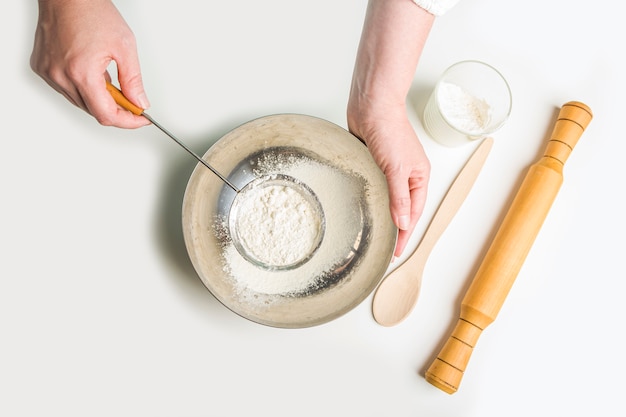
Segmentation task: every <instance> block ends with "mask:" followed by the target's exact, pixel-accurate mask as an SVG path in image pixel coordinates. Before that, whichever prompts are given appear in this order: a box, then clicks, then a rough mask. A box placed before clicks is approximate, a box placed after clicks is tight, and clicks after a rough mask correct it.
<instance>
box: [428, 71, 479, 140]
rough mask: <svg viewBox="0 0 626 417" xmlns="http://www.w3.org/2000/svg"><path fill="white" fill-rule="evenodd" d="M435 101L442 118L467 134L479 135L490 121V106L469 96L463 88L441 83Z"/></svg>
mask: <svg viewBox="0 0 626 417" xmlns="http://www.w3.org/2000/svg"><path fill="white" fill-rule="evenodd" d="M437 99H438V101H439V105H440V108H441V113H442V114H443V115H444V117H445V118H446V119H447V120H448V121H449V122H450V123H451V124H453V125H454V126H456V127H457V128H458V129H460V130H462V131H464V132H467V133H481V132H483V131H484V130H485V128H486V127H487V126H488V125H489V121H490V120H491V106H490V105H489V103H487V102H486V101H485V100H483V99H480V98H478V97H475V96H473V95H471V94H470V93H469V92H467V91H466V90H465V89H464V88H462V87H460V86H458V85H456V84H453V83H447V82H443V83H441V84H440V85H439V88H438V93H437Z"/></svg>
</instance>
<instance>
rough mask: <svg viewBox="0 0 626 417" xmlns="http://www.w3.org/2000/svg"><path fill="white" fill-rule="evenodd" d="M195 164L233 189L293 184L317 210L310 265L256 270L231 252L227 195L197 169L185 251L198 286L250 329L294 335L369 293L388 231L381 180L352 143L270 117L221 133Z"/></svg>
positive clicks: (337, 130) (318, 126)
mask: <svg viewBox="0 0 626 417" xmlns="http://www.w3.org/2000/svg"><path fill="white" fill-rule="evenodd" d="M204 159H205V160H206V161H207V162H208V163H210V164H211V165H212V166H214V167H215V168H216V169H217V170H218V171H219V172H221V173H222V174H223V175H225V176H226V177H227V178H228V180H229V181H230V182H232V183H233V184H235V185H236V186H237V187H238V188H244V187H245V186H246V184H248V183H250V182H252V181H254V180H255V179H257V178H259V177H263V176H268V177H271V176H275V175H287V176H289V177H293V178H295V179H296V180H297V181H299V182H301V183H302V184H304V185H306V187H308V188H310V189H311V191H312V192H313V193H315V195H316V196H317V198H318V199H319V202H320V205H321V207H322V210H323V212H324V213H323V214H324V220H325V225H324V227H325V231H324V234H323V238H322V241H321V242H320V243H319V246H318V247H317V248H316V250H315V252H314V253H313V254H312V256H311V257H310V259H308V258H307V260H306V262H303V263H301V264H298V265H297V266H296V267H294V268H289V269H280V268H278V269H273V268H264V267H263V266H262V265H258V264H255V263H254V262H250V261H249V259H247V258H246V257H244V256H242V255H241V253H240V252H239V251H238V250H237V248H236V247H235V245H234V239H233V236H234V235H235V234H234V233H233V231H232V230H230V229H229V224H233V223H234V222H233V221H232V219H231V218H229V216H230V215H231V211H230V210H231V206H232V205H233V201H234V200H235V197H236V193H235V192H234V191H233V190H232V189H231V188H230V187H228V186H226V185H224V183H223V182H222V181H221V180H220V179H219V178H218V177H217V176H215V175H214V174H213V173H212V172H210V171H209V170H208V169H206V167H204V166H202V165H200V164H198V166H197V167H196V168H195V170H194V171H193V173H192V175H191V177H190V179H189V182H188V184H187V189H186V191H185V197H184V201H183V216H182V220H183V232H184V238H185V245H186V247H187V251H188V253H189V256H190V258H191V261H192V263H193V266H194V268H195V270H196V272H197V273H198V275H199V277H200V279H201V280H202V282H203V283H204V285H205V286H206V287H207V288H208V289H209V291H210V292H211V293H212V294H213V295H214V296H215V297H216V298H217V299H218V300H219V301H220V302H221V303H222V304H224V305H225V306H226V307H227V308H229V309H230V310H232V311H233V312H235V313H236V314H238V315H240V316H242V317H244V318H246V319H249V320H252V321H254V322H257V323H260V324H264V325H268V326H273V327H283V328H301V327H309V326H314V325H319V324H322V323H325V322H328V321H330V320H333V319H335V318H337V317H339V316H341V315H343V314H345V313H347V312H348V311H350V310H352V309H353V308H354V307H356V306H357V305H358V304H360V303H361V302H362V301H363V300H364V299H365V298H366V297H367V296H368V295H369V294H370V293H371V292H372V291H373V290H374V288H375V287H376V285H377V284H378V282H379V281H380V279H381V278H382V277H383V275H384V273H385V271H386V269H387V267H388V265H389V262H390V261H391V258H392V256H393V251H394V248H395V243H396V238H397V229H396V227H395V225H394V224H393V222H392V220H391V216H390V214H389V201H388V199H389V197H388V191H387V183H386V180H385V177H384V175H383V174H382V172H381V171H380V169H379V168H378V166H377V165H376V163H375V162H374V160H373V159H372V157H371V155H370V153H369V151H368V150H367V148H366V147H365V146H364V145H363V144H362V143H361V142H360V141H359V140H358V139H357V138H356V137H354V136H353V135H351V134H350V133H349V132H348V131H346V130H345V129H343V128H341V127H339V126H337V125H335V124H333V123H331V122H328V121H326V120H322V119H319V118H315V117H311V116H305V115H297V114H280V115H273V116H267V117H262V118H259V119H256V120H253V121H250V122H248V123H246V124H244V125H242V126H240V127H238V128H236V129H234V130H232V131H231V132H229V133H227V134H226V135H224V136H223V137H222V138H221V139H220V140H218V141H217V142H216V143H215V144H214V145H213V146H212V147H211V148H210V149H209V150H208V151H207V152H206V154H205V155H204ZM293 232H294V233H297V231H295V230H294V231H293Z"/></svg>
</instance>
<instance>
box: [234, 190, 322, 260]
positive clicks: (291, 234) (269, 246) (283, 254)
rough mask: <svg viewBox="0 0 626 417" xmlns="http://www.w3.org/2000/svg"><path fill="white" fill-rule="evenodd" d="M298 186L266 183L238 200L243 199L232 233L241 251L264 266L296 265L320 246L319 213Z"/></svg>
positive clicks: (320, 218)
mask: <svg viewBox="0 0 626 417" xmlns="http://www.w3.org/2000/svg"><path fill="white" fill-rule="evenodd" d="M286 184H287V185H286ZM297 186H298V184H297V183H295V182H293V183H291V184H288V183H287V182H285V183H284V184H281V183H278V184H276V183H273V182H272V181H271V180H268V182H267V184H264V183H263V182H262V183H260V184H258V185H256V186H253V187H252V188H250V189H249V190H245V191H244V192H243V194H241V195H240V196H239V197H238V198H241V199H242V200H241V203H240V204H239V205H238V209H237V214H236V215H237V218H236V220H235V223H234V224H235V226H236V232H235V233H236V235H237V237H238V238H239V242H240V243H241V245H242V247H243V250H244V252H245V253H247V255H249V256H250V257H251V258H252V259H254V260H256V261H258V262H259V263H261V264H263V265H265V266H268V267H276V268H280V267H287V266H291V265H294V264H297V263H299V262H301V261H303V260H305V259H306V258H307V257H309V255H311V253H312V252H313V251H314V250H315V248H316V246H317V243H319V239H320V237H321V236H320V235H321V233H322V229H323V222H322V213H320V210H319V209H317V208H316V207H315V206H314V205H313V204H312V202H311V200H310V199H308V198H307V197H306V196H305V195H303V194H302V192H301V191H300V190H301V188H296V187H297ZM231 232H232V231H231Z"/></svg>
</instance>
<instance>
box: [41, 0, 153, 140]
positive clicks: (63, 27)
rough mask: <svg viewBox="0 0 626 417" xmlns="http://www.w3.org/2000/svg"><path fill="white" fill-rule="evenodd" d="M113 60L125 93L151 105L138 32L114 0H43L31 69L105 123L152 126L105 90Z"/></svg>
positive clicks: (129, 126)
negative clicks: (131, 28)
mask: <svg viewBox="0 0 626 417" xmlns="http://www.w3.org/2000/svg"><path fill="white" fill-rule="evenodd" d="M111 61H115V63H116V65H117V69H118V80H119V83H120V89H121V90H122V92H123V93H124V95H125V96H126V97H127V98H128V99H129V100H130V101H132V102H133V103H134V104H136V105H137V106H139V107H141V108H143V109H146V108H148V107H149V102H148V99H147V97H146V94H145V92H144V88H143V82H142V78H141V70H140V68H139V58H138V56H137V48H136V44H135V36H134V35H133V33H132V31H131V30H130V28H129V27H128V25H127V24H126V22H125V21H124V19H123V18H122V16H121V15H120V13H119V11H118V10H117V8H116V7H115V6H114V5H113V3H112V2H111V1H110V0H39V20H38V23H37V30H36V32H35V44H34V47H33V52H32V55H31V58H30V65H31V68H32V69H33V71H34V72H35V73H37V74H38V75H39V76H41V78H43V79H44V80H45V81H46V82H47V83H48V84H49V85H50V86H51V87H52V88H54V89H55V90H56V91H58V92H59V93H61V94H63V96H65V98H67V99H68V100H69V101H70V102H71V103H73V104H74V105H76V106H78V107H80V108H82V109H83V110H85V111H86V112H87V113H89V114H91V115H93V116H94V117H95V118H96V120H97V121H98V122H99V123H100V124H102V125H105V126H117V127H123V128H137V127H140V126H144V125H147V124H149V121H148V120H147V119H146V118H145V117H142V116H136V115H134V114H132V113H130V112H128V111H126V110H124V109H122V108H121V107H119V106H118V105H117V104H116V103H115V101H114V100H113V98H112V97H111V95H110V94H109V92H108V91H107V90H106V83H105V81H110V80H111V76H110V74H109V73H108V71H107V68H108V66H109V64H110V63H111Z"/></svg>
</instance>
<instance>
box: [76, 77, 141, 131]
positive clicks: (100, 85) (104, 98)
mask: <svg viewBox="0 0 626 417" xmlns="http://www.w3.org/2000/svg"><path fill="white" fill-rule="evenodd" d="M109 79H110V77H109ZM105 81H106V76H104V77H103V76H102V75H100V76H97V77H95V78H94V79H90V80H89V81H88V82H86V83H85V87H82V88H79V92H80V93H81V97H82V98H83V101H84V102H85V105H86V107H87V111H88V112H89V113H90V114H92V115H93V116H94V117H95V118H96V120H97V121H98V123H100V124H101V125H103V126H115V127H121V128H127V129H134V128H138V127H141V126H145V125H147V124H149V122H148V120H147V119H146V118H145V117H142V116H137V115H134V114H133V113H131V112H129V111H127V110H125V109H123V108H121V107H120V106H118V105H117V103H116V102H115V100H114V99H113V97H112V96H111V94H110V93H109V92H108V91H107V89H106V82H105Z"/></svg>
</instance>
